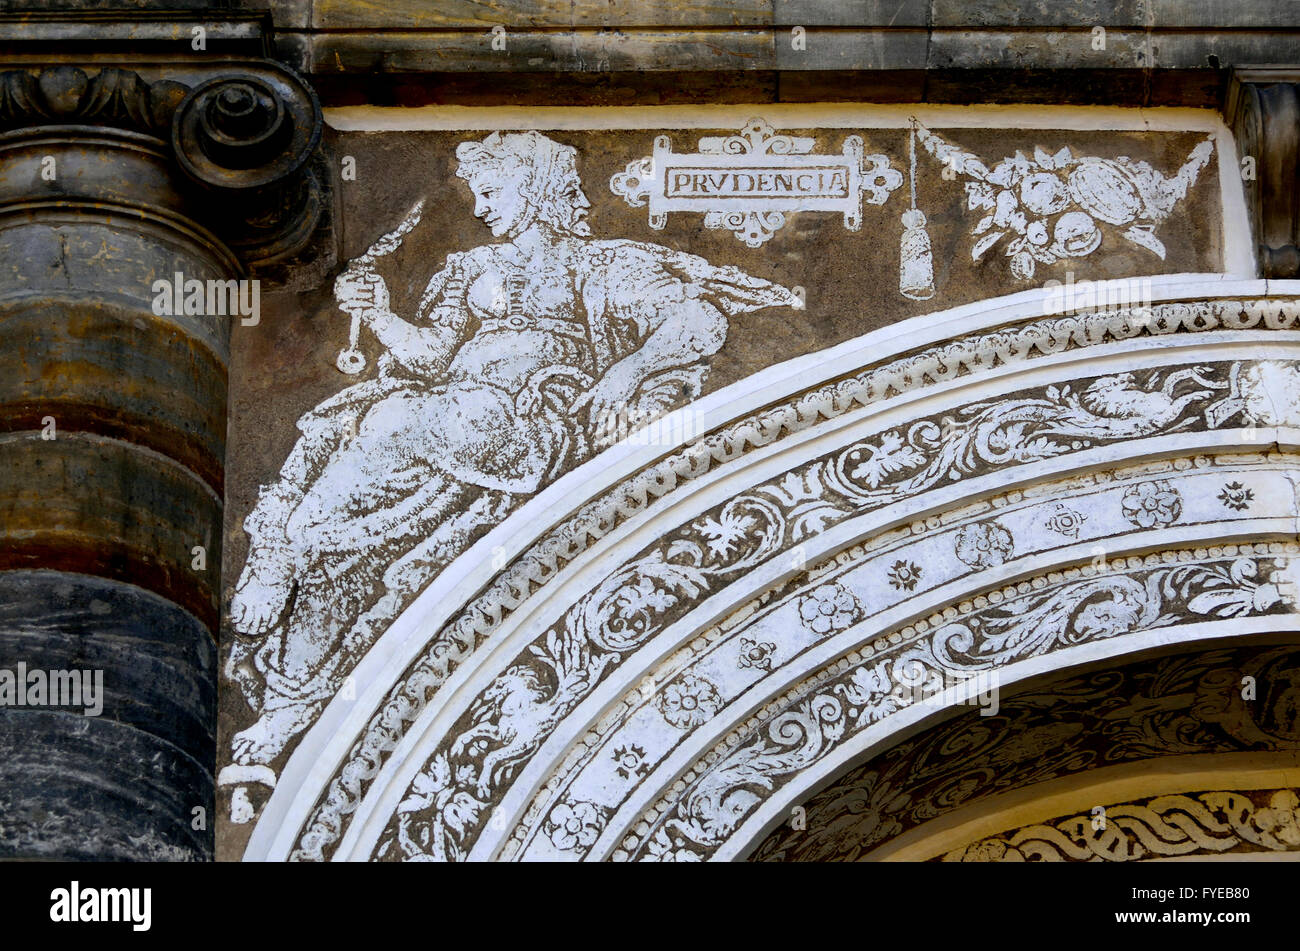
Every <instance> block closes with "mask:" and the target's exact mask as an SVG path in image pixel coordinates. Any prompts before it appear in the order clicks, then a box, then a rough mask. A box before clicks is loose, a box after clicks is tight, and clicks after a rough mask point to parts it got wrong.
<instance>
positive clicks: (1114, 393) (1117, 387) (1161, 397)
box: [494, 378, 1227, 765]
mask: <svg viewBox="0 0 1300 951" xmlns="http://www.w3.org/2000/svg"><path fill="white" fill-rule="evenodd" d="M1108 386H1109V387H1110V388H1109V390H1106V395H1105V396H1102V390H1101V388H1099V390H1097V391H1096V399H1097V400H1100V403H1099V404H1097V405H1101V407H1106V405H1110V404H1109V403H1108V401H1106V400H1109V399H1112V398H1114V399H1117V400H1118V403H1115V404H1114V407H1113V409H1118V411H1119V412H1121V413H1122V414H1125V413H1140V412H1144V411H1139V409H1136V407H1135V405H1130V403H1131V400H1132V398H1134V394H1132V392H1130V391H1128V390H1127V385H1126V383H1125V382H1123V381H1122V379H1119V378H1115V379H1113V381H1110V382H1109V383H1108ZM1225 388H1227V387H1225ZM1157 392H1158V391H1157ZM1157 400H1158V401H1161V404H1162V405H1165V408H1166V409H1167V408H1169V407H1170V405H1173V400H1170V399H1169V396H1167V395H1166V394H1162V392H1160V394H1158V396H1157ZM1148 409H1153V407H1148ZM1135 418H1136V417H1135ZM494 765H495V764H494Z"/></svg>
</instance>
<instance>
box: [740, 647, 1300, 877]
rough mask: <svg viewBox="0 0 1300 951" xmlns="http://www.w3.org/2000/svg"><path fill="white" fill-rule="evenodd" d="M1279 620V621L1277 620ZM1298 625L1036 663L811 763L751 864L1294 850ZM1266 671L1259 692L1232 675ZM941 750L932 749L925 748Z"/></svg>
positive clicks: (756, 842) (747, 847)
mask: <svg viewBox="0 0 1300 951" xmlns="http://www.w3.org/2000/svg"><path fill="white" fill-rule="evenodd" d="M1281 627H1282V628H1285V624H1283V625H1281ZM1297 673H1298V672H1297V669H1296V632H1295V630H1294V629H1291V630H1285V629H1279V630H1278V631H1276V632H1275V633H1272V634H1269V635H1259V634H1255V635H1253V636H1251V637H1250V638H1249V639H1238V638H1228V639H1226V640H1219V641H1217V642H1202V643H1199V644H1194V645H1190V644H1189V645H1179V644H1176V643H1171V644H1166V645H1164V646H1163V647H1161V648H1159V649H1156V650H1153V651H1151V652H1148V653H1147V654H1145V655H1143V656H1141V657H1135V658H1131V659H1128V660H1125V661H1123V662H1119V663H1116V662H1114V661H1104V662H1100V663H1094V664H1090V665H1087V666H1085V667H1083V668H1076V669H1073V670H1060V671H1054V672H1052V673H1051V674H1049V675H1047V676H1044V677H1039V678H1036V680H1035V681H1034V682H1033V683H1031V684H1026V685H1025V686H1023V687H1021V688H1020V689H1018V690H1016V691H1015V692H1013V693H1009V694H1008V695H1007V696H1005V697H1004V701H1005V702H1004V704H1003V706H1002V708H1001V710H1000V711H999V712H998V713H997V714H995V715H994V716H993V717H992V718H991V719H989V720H988V721H984V719H983V717H982V716H981V714H980V713H978V712H975V711H969V712H966V713H962V714H959V715H957V716H955V717H949V718H947V719H945V720H944V721H943V722H940V723H937V724H935V725H932V726H929V727H928V728H927V729H924V730H921V731H919V732H916V733H914V734H912V735H911V736H909V737H907V738H905V739H904V740H903V741H902V742H900V743H898V744H895V745H893V746H892V747H890V748H888V749H884V750H876V751H868V752H867V753H866V755H865V756H864V757H860V758H859V759H858V761H857V762H855V763H853V764H852V765H850V766H847V767H843V768H839V769H837V770H835V771H834V772H833V773H830V774H828V775H826V776H823V777H821V778H820V779H819V780H818V781H817V782H816V784H810V785H809V786H806V787H804V788H803V790H801V794H800V796H796V797H792V799H791V801H797V802H799V803H800V805H799V807H798V809H797V810H792V815H793V816H797V821H794V822H791V821H789V818H790V817H789V816H787V817H786V818H785V819H778V820H775V821H769V823H768V827H767V828H765V829H763V830H761V831H758V830H757V829H751V830H750V834H748V835H746V836H745V837H744V841H743V843H742V842H737V843H735V849H734V853H735V854H739V855H742V856H745V857H747V858H748V859H749V860H751V861H826V860H837V861H855V860H867V861H1112V862H1122V861H1139V860H1141V861H1145V860H1151V859H1159V858H1168V857H1177V856H1189V855H1194V856H1197V857H1198V858H1201V857H1212V856H1227V857H1231V858H1237V859H1240V858H1251V857H1261V856H1263V857H1265V858H1268V857H1279V856H1281V855H1283V854H1288V853H1289V854H1291V856H1292V857H1294V853H1295V852H1296V851H1298V850H1300V837H1298V836H1297V835H1296V831H1295V824H1296V818H1297V801H1296V795H1295V789H1294V786H1295V782H1294V775H1295V772H1294V771H1295V769H1296V766H1297V765H1298V764H1300V749H1298V748H1297V741H1298V740H1300V732H1298V731H1297V722H1296V720H1295V718H1294V714H1293V713H1292V714H1291V715H1290V716H1289V718H1287V719H1286V720H1285V722H1283V721H1279V720H1278V718H1277V714H1278V712H1279V711H1280V710H1282V708H1284V707H1288V708H1290V709H1292V710H1293V709H1294V699H1295V694H1296V684H1297ZM1259 676H1263V677H1264V678H1266V679H1275V680H1276V681H1277V682H1278V686H1277V687H1275V688H1274V689H1273V690H1271V691H1270V692H1269V693H1268V694H1262V695H1257V696H1256V695H1251V694H1250V693H1249V692H1247V691H1244V690H1243V689H1242V682H1243V681H1244V680H1247V679H1248V678H1253V677H1259ZM938 754H942V755H938Z"/></svg>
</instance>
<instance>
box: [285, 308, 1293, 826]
mask: <svg viewBox="0 0 1300 951" xmlns="http://www.w3.org/2000/svg"><path fill="white" fill-rule="evenodd" d="M1225 286H1226V285H1225ZM1022 296H1023V295H1022ZM1151 318H1153V319H1147V320H1142V321H1135V320H1132V319H1130V318H1127V317H1125V316H1124V315H1122V314H1115V313H1103V314H1098V315H1081V316H1080V317H1078V318H1068V319H1066V320H1063V321H1050V322H1049V321H1042V322H1039V323H1038V324H1037V325H1032V326H1030V327H1028V328H1026V329H1025V331H1024V332H1023V334H1022V336H1021V337H1020V339H1019V341H1017V340H1016V338H1015V337H1014V336H1012V337H1007V336H1005V333H1006V332H1002V331H1000V332H999V333H998V334H996V335H994V337H992V338H987V339H985V338H981V339H979V340H971V339H969V338H962V339H959V340H957V341H955V342H954V343H952V344H948V345H946V346H944V347H940V348H936V350H935V357H921V358H908V359H907V360H904V361H902V362H901V363H899V364H897V365H895V367H893V368H889V369H887V370H885V371H884V372H883V374H882V373H881V372H878V371H876V370H872V371H870V372H868V373H866V374H865V375H863V376H861V377H859V378H857V379H854V380H852V381H849V385H845V384H836V385H834V386H833V387H831V388H829V389H828V390H826V391H825V392H823V393H817V392H813V393H810V394H809V395H807V396H806V397H803V398H801V400H800V401H799V402H798V403H796V404H792V405H791V407H790V409H789V410H786V409H779V410H778V411H776V412H775V413H773V412H771V411H769V412H768V414H767V415H768V416H770V417H771V418H770V419H767V420H765V421H763V422H758V423H742V424H740V425H739V426H738V427H736V428H735V429H734V431H732V432H730V433H723V434H721V436H713V435H711V436H710V437H708V438H707V439H706V440H704V442H703V445H704V446H706V447H709V448H708V449H707V452H708V453H712V454H713V457H714V460H715V461H713V462H712V463H711V462H710V461H709V458H710V457H709V455H707V454H706V455H701V454H700V453H699V452H698V451H693V452H691V453H689V454H687V455H684V456H682V457H679V458H677V459H674V458H672V457H670V458H669V460H668V461H667V462H666V463H665V464H662V465H661V468H662V472H658V471H651V472H648V473H646V474H645V475H644V476H642V477H640V479H639V480H638V483H635V484H638V485H639V486H640V487H639V488H635V489H632V490H631V491H630V492H629V491H628V490H627V489H623V488H617V489H615V490H614V491H613V492H612V493H611V496H610V498H612V499H613V500H614V501H615V503H616V504H614V505H613V508H611V509H610V513H609V514H600V507H599V506H597V507H595V508H593V509H591V510H589V512H588V513H586V514H582V515H579V516H578V520H577V521H576V522H575V523H574V524H573V526H572V528H566V529H565V530H564V531H562V532H561V533H560V534H557V535H555V536H554V543H553V545H552V547H551V548H550V550H549V554H548V553H546V549H545V548H543V549H541V550H540V552H539V554H540V555H541V557H540V559H539V558H538V557H537V556H534V555H530V556H529V558H527V559H524V560H522V561H520V562H517V563H516V564H515V565H514V566H512V567H511V568H510V569H508V571H507V573H505V574H504V575H503V576H502V579H501V581H500V582H498V584H497V585H495V586H494V588H493V591H494V593H493V594H490V595H489V596H488V597H489V601H488V602H486V603H483V606H482V607H477V608H474V609H473V610H472V611H470V612H469V613H467V614H466V615H463V618H464V619H465V620H466V621H467V622H468V624H469V626H468V627H465V628H464V631H463V632H462V633H459V634H457V635H456V637H457V639H458V640H459V642H460V643H462V644H468V645H473V644H474V643H477V642H479V641H480V640H481V638H483V637H485V636H486V635H487V634H488V633H490V632H491V631H493V630H494V629H495V626H496V625H498V624H500V623H501V622H502V620H503V619H505V618H508V617H509V615H510V614H511V612H512V611H513V610H514V607H515V606H516V605H518V604H519V603H521V601H522V599H523V598H526V597H527V596H528V593H529V592H531V591H533V590H535V589H536V588H538V587H540V586H544V585H546V584H547V583H548V582H549V581H550V580H551V579H552V578H553V577H554V576H555V573H556V571H557V570H558V565H557V564H556V558H557V557H563V558H565V559H567V558H571V557H573V554H574V553H575V551H580V550H581V547H577V548H575V545H579V546H585V545H586V544H588V543H589V542H588V538H589V537H599V535H601V534H604V533H605V532H606V531H608V530H609V527H610V526H612V525H616V524H618V522H620V521H621V520H622V519H623V518H626V517H628V516H629V515H630V514H631V513H634V512H636V511H640V509H641V507H643V506H645V505H647V504H649V503H650V502H651V501H653V500H654V499H655V498H657V497H658V496H660V495H661V494H663V493H665V492H668V491H671V490H672V489H673V487H674V486H676V485H680V484H681V482H682V481H684V480H687V479H691V478H694V477H696V476H697V475H698V474H700V473H703V472H707V471H709V466H710V465H711V464H712V465H717V464H721V463H722V462H724V461H729V460H732V459H735V458H737V457H738V455H739V454H740V453H742V452H747V451H749V450H750V449H751V448H752V447H754V446H761V445H764V444H767V443H770V442H771V441H772V440H775V439H777V438H781V437H783V436H784V435H785V434H787V433H792V432H798V431H800V430H801V429H804V428H806V427H808V426H810V425H813V424H814V423H816V422H817V421H819V420H821V419H825V418H828V417H832V416H834V415H835V414H838V413H843V412H846V411H849V410H850V409H852V408H854V407H857V406H861V405H865V404H866V403H867V402H869V401H871V400H873V399H878V398H879V396H878V395H877V394H881V393H882V392H884V391H885V390H886V388H887V391H888V392H894V390H895V388H897V389H899V390H906V389H909V388H913V387H918V386H925V385H930V384H931V382H932V380H935V379H946V378H951V376H953V375H960V374H962V373H966V372H974V371H977V370H978V369H980V368H982V367H984V366H993V365H998V364H1000V363H1002V362H1004V361H1007V360H1012V361H1014V360H1023V359H1029V358H1032V357H1036V356H1039V355H1040V354H1043V353H1051V352H1055V351H1057V350H1059V349H1060V348H1061V347H1062V346H1066V347H1069V346H1086V345H1090V344H1092V343H1094V342H1101V341H1103V340H1105V339H1108V337H1107V335H1108V334H1109V333H1111V332H1114V333H1117V334H1119V335H1120V336H1121V337H1128V336H1132V335H1135V334H1136V335H1143V334H1157V333H1159V334H1163V333H1172V332H1201V331H1207V330H1213V329H1215V328H1216V327H1223V328H1226V327H1232V328H1239V327H1240V328H1247V327H1252V326H1253V327H1259V328H1263V327H1270V328H1274V327H1276V328H1277V329H1282V328H1285V327H1287V326H1291V325H1292V324H1293V323H1294V322H1295V313H1294V304H1293V302H1290V301H1280V300H1279V301H1272V302H1260V303H1259V305H1258V306H1257V305H1256V304H1255V303H1250V304H1249V305H1248V306H1244V305H1243V303H1242V302H1238V301H1232V300H1228V301H1215V302H1208V303H1206V304H1190V305H1189V304H1182V303H1174V304H1168V305H1165V304H1159V305H1156V307H1155V308H1154V309H1153V310H1152V312H1151ZM1051 328H1059V329H1051ZM1105 328H1113V330H1108V329H1105ZM1125 328H1127V329H1125ZM934 332H935V334H936V335H937V336H945V335H947V334H950V333H952V331H947V330H942V329H941V328H940V327H938V326H936V327H935V328H934ZM1011 333H1013V334H1015V333H1021V332H1020V331H1016V330H1014V329H1013V330H1012V331H1011ZM922 335H924V334H922ZM1058 335H1064V336H1063V337H1061V336H1058ZM1071 335H1073V338H1074V339H1072V338H1071ZM873 336H875V337H880V336H885V337H887V336H889V334H877V335H873ZM904 336H906V335H904ZM956 336H959V337H960V336H961V335H960V334H957V335H956ZM1039 347H1042V348H1045V349H1043V350H1039V349H1038V348H1039ZM986 348H991V349H988V350H986ZM837 349H842V350H846V351H847V349H849V348H847V347H842V348H837ZM879 351H880V346H879V345H874V346H870V347H868V348H866V350H865V351H864V352H870V353H872V355H873V356H874V355H875V354H876V353H878V352H879ZM986 354H987V355H986ZM828 366H831V367H833V366H834V364H833V363H832V364H829V365H828ZM733 442H734V445H733ZM604 504H605V503H601V505H604ZM625 508H626V512H627V514H615V513H622V512H623V510H624V509H625ZM584 519H590V521H587V522H585V523H584ZM562 563H563V562H560V564H562ZM548 566H549V567H548ZM480 611H482V612H483V613H480ZM462 626H463V625H462ZM466 636H468V640H464V638H465V637H466ZM434 644H435V648H436V649H435V650H434V651H432V652H431V653H430V655H429V657H430V663H431V664H432V667H431V668H430V670H429V671H428V673H427V674H419V675H418V676H417V678H416V679H415V680H411V681H408V682H406V683H407V684H409V689H410V690H411V691H412V697H413V698H415V699H409V700H408V699H405V698H404V695H403V692H404V691H405V690H407V689H408V687H407V686H405V685H401V684H399V688H397V691H396V692H395V693H394V694H393V695H392V696H393V698H394V705H393V707H392V710H391V711H389V712H385V713H384V714H383V716H382V718H379V719H376V720H374V721H373V723H372V727H371V728H370V732H369V733H368V734H367V735H368V737H370V738H369V739H366V741H365V744H361V745H359V746H358V752H361V753H362V755H363V757H369V756H373V755H375V754H374V753H368V752H364V751H365V750H367V749H371V750H376V749H377V750H378V751H380V755H382V751H383V750H385V749H391V748H392V744H393V742H394V741H395V737H396V736H400V735H401V733H402V731H403V730H404V729H405V727H404V722H409V720H410V718H413V717H414V716H415V714H416V713H417V712H418V710H419V709H420V706H421V705H422V704H423V703H424V698H425V696H426V691H428V690H429V689H430V684H436V683H437V682H438V681H437V679H436V678H438V677H441V676H445V673H443V674H438V673H437V671H439V670H442V671H445V670H447V669H448V667H447V664H448V663H449V662H450V663H451V664H452V665H453V666H454V664H455V663H456V654H455V653H450V654H449V653H448V652H447V650H446V648H445V647H442V648H437V647H436V645H437V642H434ZM464 649H465V648H456V650H464ZM421 678H423V680H421ZM430 678H434V679H432V680H430ZM345 742H346V743H347V745H351V742H352V741H351V740H350V739H348V740H346V741H345ZM371 743H375V744H377V746H367V745H366V744H371ZM356 757H357V753H356V752H354V753H353V754H352V759H351V761H350V765H346V772H345V773H344V775H348V776H352V777H354V778H352V779H349V780H348V781H347V782H348V783H355V782H358V781H361V780H363V779H364V777H366V776H367V775H373V772H374V769H375V767H374V766H373V765H367V761H366V760H365V759H364V758H363V759H357V758H356ZM345 762H346V761H345ZM371 762H373V761H371ZM358 767H360V769H361V771H360V772H357V771H356V770H357V768H358ZM327 768H328V766H327ZM325 775H328V774H325ZM336 775H337V773H336ZM352 788H355V787H352ZM333 795H334V794H333V793H331V796H333ZM349 795H352V794H349ZM331 801H334V800H331ZM328 808H329V809H332V810H335V812H334V815H336V816H337V815H339V814H340V813H339V811H338V810H340V809H341V810H342V813H341V814H342V815H346V814H347V812H349V811H350V809H349V807H348V805H347V799H346V798H344V799H341V800H338V801H337V804H336V805H330V806H328ZM331 825H332V827H333V828H334V829H335V830H336V831H335V832H333V833H329V832H328V831H327V830H328V828H329V827H330V826H331ZM338 828H339V827H338V825H337V820H334V819H332V820H329V823H328V824H327V825H324V826H321V827H320V829H321V834H324V835H325V836H326V839H325V841H329V839H328V836H329V835H331V834H332V835H337V834H338V833H337V830H338ZM263 831H265V830H263ZM312 834H313V835H316V834H317V833H312Z"/></svg>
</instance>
